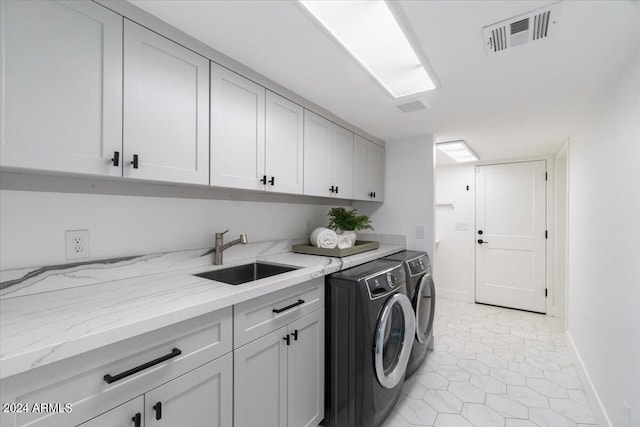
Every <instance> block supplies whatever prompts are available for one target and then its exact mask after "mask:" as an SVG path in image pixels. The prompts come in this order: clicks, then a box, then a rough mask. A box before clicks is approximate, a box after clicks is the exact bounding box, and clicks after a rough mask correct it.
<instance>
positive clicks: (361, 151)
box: [353, 135, 384, 202]
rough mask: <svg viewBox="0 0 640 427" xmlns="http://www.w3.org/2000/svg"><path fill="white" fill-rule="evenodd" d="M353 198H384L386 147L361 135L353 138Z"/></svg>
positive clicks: (377, 199)
mask: <svg viewBox="0 0 640 427" xmlns="http://www.w3.org/2000/svg"><path fill="white" fill-rule="evenodd" d="M353 198H354V199H355V200H372V201H376V202H382V201H383V200H384V148H382V147H380V146H379V145H377V144H374V143H373V142H371V141H369V140H366V139H364V138H363V137H361V136H360V135H355V136H354V140H353Z"/></svg>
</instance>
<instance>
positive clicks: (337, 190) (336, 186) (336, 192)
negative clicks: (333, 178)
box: [336, 185, 338, 194]
mask: <svg viewBox="0 0 640 427" xmlns="http://www.w3.org/2000/svg"><path fill="white" fill-rule="evenodd" d="M336 194H338V186H337V185H336Z"/></svg>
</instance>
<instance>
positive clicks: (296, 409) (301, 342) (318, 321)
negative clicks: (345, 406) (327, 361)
mask: <svg viewBox="0 0 640 427" xmlns="http://www.w3.org/2000/svg"><path fill="white" fill-rule="evenodd" d="M289 334H290V336H291V337H292V338H293V339H292V341H291V346H290V347H289V355H288V356H289V386H288V389H289V390H288V393H289V409H288V412H289V416H288V418H289V422H288V425H289V427H307V426H314V427H315V426H316V425H318V423H319V422H320V421H322V419H323V418H324V309H322V310H317V311H315V312H314V313H312V314H309V315H307V316H305V317H303V318H301V319H299V320H296V321H295V322H292V323H291V324H289Z"/></svg>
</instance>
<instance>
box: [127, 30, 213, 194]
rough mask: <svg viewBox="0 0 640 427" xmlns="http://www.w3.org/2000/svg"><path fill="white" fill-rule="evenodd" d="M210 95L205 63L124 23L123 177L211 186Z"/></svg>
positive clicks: (196, 56) (144, 31) (172, 43)
mask: <svg viewBox="0 0 640 427" xmlns="http://www.w3.org/2000/svg"><path fill="white" fill-rule="evenodd" d="M208 96H209V61H208V60H207V59H206V58H204V57H202V56H200V55H197V54H195V53H193V52H191V51H190V50H187V49H185V48H183V47H182V46H180V45H178V44H176V43H174V42H172V41H170V40H168V39H166V38H164V37H162V36H160V35H158V34H156V33H154V32H152V31H150V30H147V29H146V28H143V27H141V26H139V25H138V24H135V23H133V22H131V21H125V48H124V152H125V154H124V157H123V166H124V176H126V177H130V178H142V179H153V180H161V181H172V182H184V183H192V184H208V182H209V177H208V175H209V167H208V164H209V135H208V128H209V105H208V104H209V103H208ZM134 155H138V156H139V157H138V158H139V165H138V168H137V169H136V168H134V167H133V165H132V164H131V161H132V160H133V156H134Z"/></svg>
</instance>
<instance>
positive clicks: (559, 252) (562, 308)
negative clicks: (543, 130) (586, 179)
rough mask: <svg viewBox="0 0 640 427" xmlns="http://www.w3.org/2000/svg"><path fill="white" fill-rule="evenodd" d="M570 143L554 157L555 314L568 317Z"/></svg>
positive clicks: (553, 303) (553, 296)
mask: <svg viewBox="0 0 640 427" xmlns="http://www.w3.org/2000/svg"><path fill="white" fill-rule="evenodd" d="M567 152H568V143H565V144H563V145H562V147H561V148H560V150H558V152H557V153H556V154H555V155H554V156H553V160H554V161H553V197H554V201H553V206H554V209H553V236H552V238H553V258H554V259H553V272H552V273H553V292H552V293H551V295H550V297H551V298H552V301H550V303H551V304H552V305H553V314H554V315H555V316H556V317H562V318H564V317H565V316H566V311H567V310H566V306H567V300H566V289H567V179H568V176H567V166H568V163H567V162H568V158H567Z"/></svg>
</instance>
